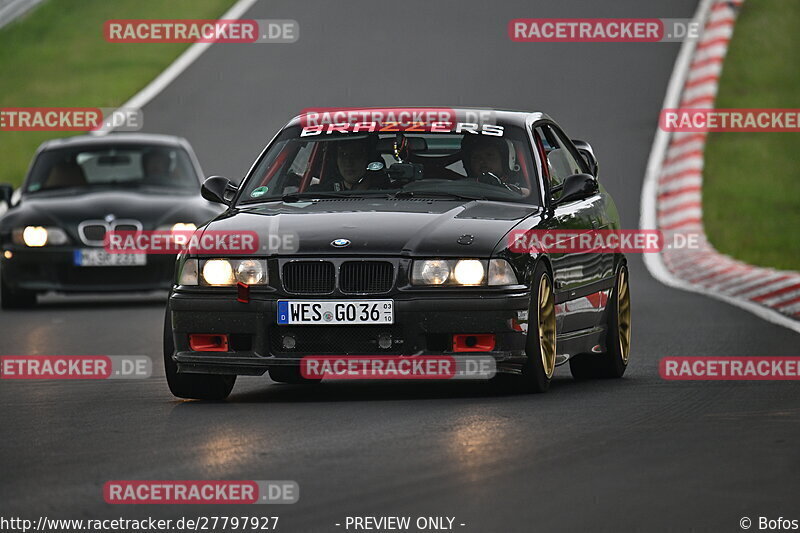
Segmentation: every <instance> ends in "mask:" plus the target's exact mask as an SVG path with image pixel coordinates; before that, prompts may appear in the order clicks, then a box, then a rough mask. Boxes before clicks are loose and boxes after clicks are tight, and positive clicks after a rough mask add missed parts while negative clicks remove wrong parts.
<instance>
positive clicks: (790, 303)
mask: <svg viewBox="0 0 800 533" xmlns="http://www.w3.org/2000/svg"><path fill="white" fill-rule="evenodd" d="M743 2H744V0H733V1H728V0H702V1H701V2H700V5H699V7H698V9H697V13H695V17H694V21H695V22H698V23H700V24H702V26H703V28H704V31H703V34H702V37H701V38H700V39H699V40H698V41H688V40H687V41H685V42H684V43H683V46H682V47H681V51H680V53H679V55H678V60H677V61H676V63H675V68H674V70H673V72H672V77H671V78H670V84H669V88H668V90H667V96H666V98H665V99H664V105H663V108H664V109H668V108H695V109H709V108H713V107H714V100H715V98H716V95H717V89H718V87H719V77H720V74H721V72H722V65H723V61H724V59H725V54H726V53H727V50H728V43H729V42H730V39H731V36H732V35H733V26H734V23H735V21H736V15H737V12H738V9H739V7H741V5H742V3H743ZM705 142H706V134H705V133H677V132H676V133H669V132H665V131H663V130H661V129H659V130H658V132H657V134H656V138H655V140H654V141H653V148H652V150H651V152H650V159H649V161H648V165H647V174H646V175H645V181H644V186H643V188H642V202H641V205H642V213H641V224H640V225H641V227H642V228H643V229H660V230H661V231H662V232H664V237H665V242H675V241H674V235H675V234H676V233H684V234H694V235H698V236H699V241H700V247H699V248H696V249H672V250H670V249H666V250H664V251H663V252H661V253H660V254H644V259H645V264H646V265H647V268H648V270H649V271H650V273H651V274H652V275H653V276H654V277H655V278H656V279H658V280H659V281H661V282H663V283H665V284H667V285H670V286H673V287H678V288H682V289H686V290H690V291H693V292H699V293H703V294H706V295H709V296H712V297H715V298H718V299H721V300H724V301H726V302H729V303H731V304H733V305H736V306H738V307H741V308H744V309H747V310H748V311H751V312H753V313H754V314H756V315H758V316H760V317H762V318H764V319H766V320H769V321H770V322H774V323H777V324H780V325H782V326H785V327H788V328H790V329H793V330H795V331H798V332H800V273H798V272H789V271H779V270H774V269H770V268H761V267H755V266H752V265H748V264H746V263H743V262H741V261H737V260H735V259H733V258H731V257H729V256H727V255H723V254H721V253H719V252H718V251H716V250H715V249H714V247H713V246H712V245H711V244H710V243H709V242H708V240H707V239H706V236H705V231H704V228H703V207H702V185H703V151H704V148H705Z"/></svg>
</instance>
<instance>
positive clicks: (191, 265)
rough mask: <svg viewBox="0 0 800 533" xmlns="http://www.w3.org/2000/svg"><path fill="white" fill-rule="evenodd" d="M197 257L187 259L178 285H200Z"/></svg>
mask: <svg viewBox="0 0 800 533" xmlns="http://www.w3.org/2000/svg"><path fill="white" fill-rule="evenodd" d="M198 274H199V270H198V265H197V259H187V260H186V261H184V262H183V266H182V267H181V274H180V276H178V285H198V284H199V283H200V277H199V275H198Z"/></svg>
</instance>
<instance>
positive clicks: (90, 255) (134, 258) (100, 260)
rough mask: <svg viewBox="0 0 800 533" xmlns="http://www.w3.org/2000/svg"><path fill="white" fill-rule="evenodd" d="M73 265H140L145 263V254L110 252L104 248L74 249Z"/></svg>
mask: <svg viewBox="0 0 800 533" xmlns="http://www.w3.org/2000/svg"><path fill="white" fill-rule="evenodd" d="M73 262H74V263H75V266H82V267H92V266H142V265H146V264H147V254H110V253H108V252H106V251H105V250H75V253H74V255H73Z"/></svg>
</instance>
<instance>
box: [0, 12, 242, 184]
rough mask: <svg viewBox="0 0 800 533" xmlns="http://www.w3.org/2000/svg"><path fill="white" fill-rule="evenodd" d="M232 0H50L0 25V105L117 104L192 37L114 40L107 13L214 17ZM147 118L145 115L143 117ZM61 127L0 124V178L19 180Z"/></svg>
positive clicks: (117, 15) (137, 16)
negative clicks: (107, 31)
mask: <svg viewBox="0 0 800 533" xmlns="http://www.w3.org/2000/svg"><path fill="white" fill-rule="evenodd" d="M232 4H233V0H49V1H48V2H45V3H44V4H42V5H41V6H39V7H38V8H36V9H35V10H34V11H33V12H32V13H30V14H28V15H27V16H25V17H24V18H23V19H20V20H17V21H15V22H12V23H11V24H10V25H8V26H6V27H5V28H3V29H2V30H0V107H81V106H85V107H114V106H119V105H121V104H123V103H124V102H125V101H127V100H128V98H130V97H131V96H133V95H134V94H136V92H137V91H139V90H140V89H142V88H143V87H144V86H146V85H147V84H148V83H149V82H150V81H151V80H152V79H153V78H155V77H156V76H157V75H158V74H159V73H160V72H161V71H162V70H164V69H165V68H166V67H167V66H168V65H169V64H170V63H172V61H173V60H174V59H175V58H176V57H178V56H179V55H180V54H181V52H183V51H184V50H185V49H186V48H187V47H188V46H189V45H187V44H162V43H157V44H113V43H108V42H106V40H105V38H104V37H103V23H104V22H105V21H106V20H108V19H145V18H152V19H184V18H185V19H214V18H218V17H219V16H221V15H222V14H223V13H224V12H225V11H226V10H227V9H228V8H229V7H230V6H231V5H232ZM145 121H146V117H145ZM67 135H74V133H72V134H70V133H64V132H7V131H0V182H3V183H12V184H14V185H19V184H20V183H21V181H22V179H23V177H24V176H25V172H26V171H27V168H28V164H29V163H30V159H31V156H32V155H33V153H34V151H35V150H36V147H37V146H39V144H40V143H41V142H42V141H45V140H47V139H51V138H55V137H64V136H67Z"/></svg>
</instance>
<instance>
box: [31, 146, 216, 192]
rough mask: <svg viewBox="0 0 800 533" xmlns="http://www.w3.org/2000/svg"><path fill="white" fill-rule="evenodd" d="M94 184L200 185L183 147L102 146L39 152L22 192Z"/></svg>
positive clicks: (195, 187) (176, 186)
mask: <svg viewBox="0 0 800 533" xmlns="http://www.w3.org/2000/svg"><path fill="white" fill-rule="evenodd" d="M97 187H160V188H173V189H175V188H177V189H199V188H200V185H199V181H198V179H197V175H196V174H195V172H194V167H193V166H192V164H191V161H190V160H189V156H188V154H187V153H186V151H185V150H183V149H182V148H176V147H170V146H161V145H140V144H137V145H116V146H115V145H103V146H91V147H74V148H58V149H55V150H47V151H45V152H42V153H41V154H39V157H38V158H37V159H36V162H35V164H34V166H33V170H32V172H31V176H30V178H29V179H28V181H27V184H26V188H25V191H26V192H28V193H35V192H39V191H47V190H53V189H64V188H97Z"/></svg>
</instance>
